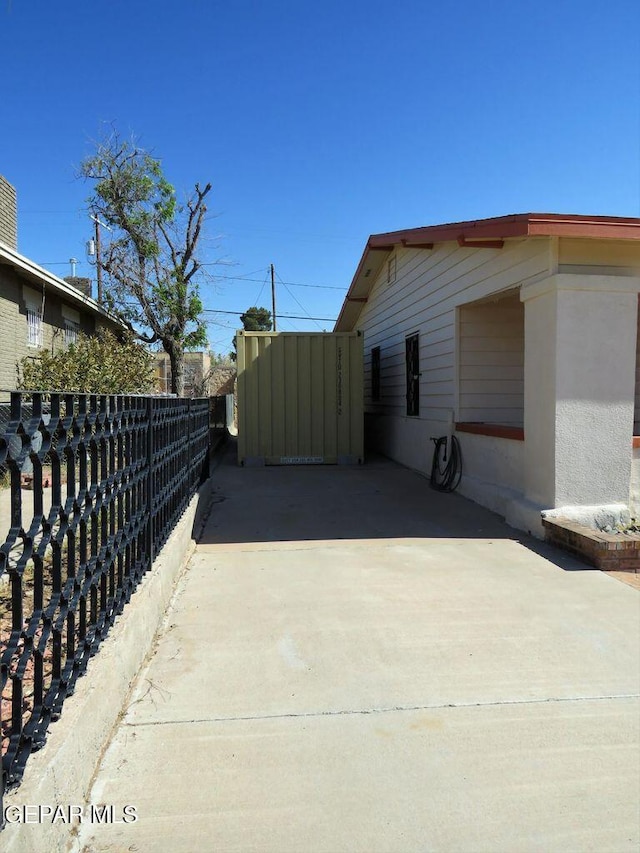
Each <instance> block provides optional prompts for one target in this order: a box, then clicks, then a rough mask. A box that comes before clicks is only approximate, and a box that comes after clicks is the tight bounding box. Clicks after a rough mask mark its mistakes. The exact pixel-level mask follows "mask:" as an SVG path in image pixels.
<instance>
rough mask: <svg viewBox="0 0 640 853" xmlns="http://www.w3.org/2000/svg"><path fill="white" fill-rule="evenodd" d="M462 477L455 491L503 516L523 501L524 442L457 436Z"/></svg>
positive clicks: (468, 435)
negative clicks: (514, 502) (513, 503)
mask: <svg viewBox="0 0 640 853" xmlns="http://www.w3.org/2000/svg"><path fill="white" fill-rule="evenodd" d="M456 437H457V439H458V441H459V442H460V449H461V451H462V465H463V468H462V470H463V475H462V481H461V483H460V486H459V489H458V491H460V492H461V493H462V494H463V495H465V497H468V498H471V500H474V501H477V503H481V504H482V505H483V506H486V507H488V508H489V509H492V510H493V511H494V512H498V513H500V515H504V516H506V515H507V514H508V511H509V506H510V504H511V503H512V501H513V500H514V499H518V498H522V492H521V490H522V479H523V477H522V472H523V466H524V441H517V440H514V439H509V438H497V437H495V436H489V435H473V434H471V433H465V432H457V433H456Z"/></svg>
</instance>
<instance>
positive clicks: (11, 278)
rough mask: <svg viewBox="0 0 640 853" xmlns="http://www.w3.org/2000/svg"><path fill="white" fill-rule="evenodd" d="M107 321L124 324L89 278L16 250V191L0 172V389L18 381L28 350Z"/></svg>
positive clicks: (54, 345) (117, 327)
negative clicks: (98, 298)
mask: <svg viewBox="0 0 640 853" xmlns="http://www.w3.org/2000/svg"><path fill="white" fill-rule="evenodd" d="M103 327H104V328H108V329H111V330H113V331H121V330H122V329H123V327H122V325H121V324H120V323H119V322H118V321H117V320H115V319H114V318H113V317H111V316H110V315H109V314H108V313H107V312H106V311H105V310H104V309H103V308H101V307H100V306H99V305H98V303H97V302H95V300H93V299H92V298H91V289H90V281H89V280H88V279H77V278H76V279H70V280H69V281H67V280H65V279H62V278H58V276H56V275H54V274H53V273H50V272H49V271H48V270H45V269H43V268H42V267H39V266H38V265H37V264H35V263H34V262H33V261H31V260H29V258H26V257H24V255H21V254H19V253H18V246H17V210H16V193H15V190H14V188H13V187H12V186H11V184H9V183H8V181H6V180H5V179H4V178H3V177H2V176H0V389H3V390H12V389H14V388H15V387H16V384H17V381H18V364H19V362H20V360H21V359H22V358H24V357H25V356H26V357H29V356H34V357H35V356H37V354H38V352H39V351H40V350H41V349H42V348H43V347H46V348H48V349H50V350H52V351H55V350H57V349H58V348H62V347H65V346H67V345H68V344H69V343H71V342H72V341H74V340H75V338H76V335H77V334H78V332H84V333H85V334H87V335H93V334H95V333H96V332H97V331H98V330H99V329H100V328H103Z"/></svg>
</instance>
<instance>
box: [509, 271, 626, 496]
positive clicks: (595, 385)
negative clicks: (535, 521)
mask: <svg viewBox="0 0 640 853" xmlns="http://www.w3.org/2000/svg"><path fill="white" fill-rule="evenodd" d="M637 287H638V281H637V280H636V279H634V278H624V277H616V276H600V275H588V276H581V275H567V274H563V275H555V276H551V277H550V278H549V279H548V280H547V281H546V282H540V283H538V284H536V285H533V287H532V288H523V290H522V292H521V298H522V299H523V301H525V337H526V344H525V436H526V450H525V467H524V481H525V491H526V497H527V499H528V500H530V501H532V502H534V503H538V504H540V505H541V507H543V508H552V507H556V506H563V505H565V504H588V505H593V504H596V505H597V504H615V503H626V502H627V500H628V499H629V484H630V478H631V449H632V438H633V416H634V396H635V362H636V329H637V303H638V299H637Z"/></svg>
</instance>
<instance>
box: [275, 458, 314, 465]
mask: <svg viewBox="0 0 640 853" xmlns="http://www.w3.org/2000/svg"><path fill="white" fill-rule="evenodd" d="M323 462H324V456H281V457H280V464H281V465H322V463H323Z"/></svg>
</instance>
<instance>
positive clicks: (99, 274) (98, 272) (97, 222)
mask: <svg viewBox="0 0 640 853" xmlns="http://www.w3.org/2000/svg"><path fill="white" fill-rule="evenodd" d="M93 222H94V224H95V226H96V276H97V278H98V305H102V296H103V294H102V267H101V266H100V220H99V219H98V217H97V216H94V217H93Z"/></svg>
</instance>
